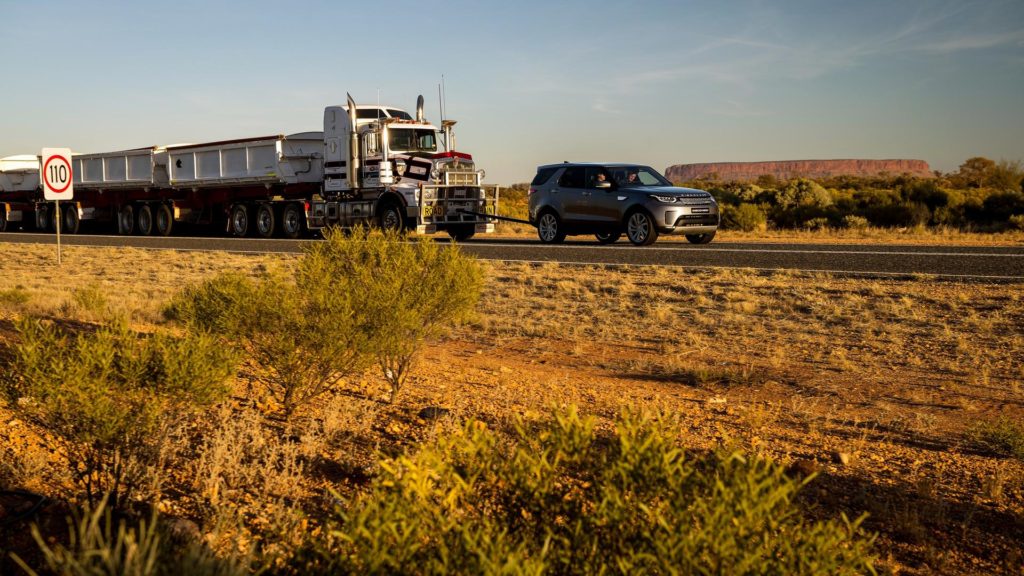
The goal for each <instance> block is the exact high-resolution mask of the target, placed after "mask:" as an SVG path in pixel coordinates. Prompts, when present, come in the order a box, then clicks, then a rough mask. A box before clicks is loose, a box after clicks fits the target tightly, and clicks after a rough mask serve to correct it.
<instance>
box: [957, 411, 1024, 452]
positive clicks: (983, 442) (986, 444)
mask: <svg viewBox="0 0 1024 576" xmlns="http://www.w3.org/2000/svg"><path fill="white" fill-rule="evenodd" d="M967 435H968V438H969V439H970V440H971V441H972V443H973V444H974V445H975V446H976V447H977V448H979V449H981V450H982V451H984V452H991V453H993V454H996V455H998V456H1002V457H1005V458H1017V459H1019V460H1024V424H1021V423H1020V422H1019V421H1017V420H1013V419H1010V418H1006V417H1003V418H999V419H996V420H986V421H982V422H979V423H978V424H976V425H975V426H974V427H972V428H971V429H970V430H969V431H968V433H967Z"/></svg>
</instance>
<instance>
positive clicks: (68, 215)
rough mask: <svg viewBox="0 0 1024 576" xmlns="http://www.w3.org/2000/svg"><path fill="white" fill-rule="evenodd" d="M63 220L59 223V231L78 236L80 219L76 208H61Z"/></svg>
mask: <svg viewBox="0 0 1024 576" xmlns="http://www.w3.org/2000/svg"><path fill="white" fill-rule="evenodd" d="M63 212H64V220H62V221H61V226H60V231H61V232H63V233H65V234H78V228H79V227H80V226H81V224H82V219H81V218H80V217H79V216H78V207H77V206H65V207H64V208H63Z"/></svg>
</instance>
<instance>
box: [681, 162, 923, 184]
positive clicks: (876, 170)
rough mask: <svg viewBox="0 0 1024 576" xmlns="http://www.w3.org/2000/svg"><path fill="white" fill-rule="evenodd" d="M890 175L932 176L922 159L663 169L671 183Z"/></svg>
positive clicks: (696, 166)
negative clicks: (708, 180) (765, 178)
mask: <svg viewBox="0 0 1024 576" xmlns="http://www.w3.org/2000/svg"><path fill="white" fill-rule="evenodd" d="M882 173H886V174H889V175H892V176H897V175H900V174H904V173H906V174H912V175H914V176H920V177H923V178H930V177H932V176H933V174H932V171H931V168H929V167H928V163H927V162H925V161H924V160H780V161H775V162H711V163H706V164H675V165H673V166H669V167H668V169H667V170H665V176H667V177H668V179H669V180H671V181H673V182H687V181H690V180H698V179H712V177H713V178H714V179H717V180H719V181H725V182H727V181H753V180H757V178H758V177H759V176H763V175H765V174H770V175H772V176H775V177H776V178H778V179H780V180H786V179H789V178H799V177H803V178H827V177H830V176H878V175H879V174H882Z"/></svg>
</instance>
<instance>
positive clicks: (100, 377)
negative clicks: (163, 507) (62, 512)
mask: <svg viewBox="0 0 1024 576" xmlns="http://www.w3.org/2000/svg"><path fill="white" fill-rule="evenodd" d="M16 328H17V330H16V331H17V337H16V338H15V342H14V344H13V345H12V348H13V349H12V351H11V355H10V358H11V359H10V360H9V361H7V363H6V365H5V366H4V367H3V371H2V374H0V389H2V392H3V394H4V396H6V398H7V400H8V401H9V402H10V404H11V406H12V408H13V409H14V410H16V411H17V412H18V413H19V414H20V415H21V416H22V417H24V418H25V419H26V420H28V421H30V422H33V423H35V424H36V425H38V426H40V427H42V428H43V429H44V430H45V431H46V432H47V433H49V434H52V435H54V436H55V437H56V440H57V442H58V445H59V446H60V448H61V450H62V452H63V456H64V457H65V458H66V461H67V463H68V467H69V471H70V472H71V476H72V478H73V479H74V481H75V483H76V484H77V485H78V487H80V488H81V489H83V490H84V492H85V496H86V498H87V499H88V500H89V501H90V502H93V503H95V502H97V501H99V500H100V499H101V498H104V497H109V502H110V504H111V506H113V507H115V508H118V507H120V506H121V505H122V504H124V503H125V502H126V499H127V498H128V497H130V495H131V493H132V492H133V490H135V489H136V488H138V487H139V486H140V485H141V483H142V482H143V481H144V479H145V478H146V476H147V474H148V469H151V467H153V466H155V465H156V464H158V462H159V458H160V455H161V448H162V445H161V443H162V442H163V441H164V438H165V437H166V436H167V434H168V432H169V430H171V429H172V428H173V427H174V426H176V425H178V424H180V423H181V421H182V420H183V419H184V418H185V417H186V416H187V415H188V414H190V413H192V412H194V411H195V410H197V409H198V408H200V407H203V406H207V405H210V404H212V403H214V402H216V401H218V400H220V399H222V398H224V396H225V395H226V393H227V386H226V380H227V378H228V377H229V376H230V375H231V374H232V373H233V372H234V366H235V357H234V355H233V354H231V353H230V352H229V351H227V350H225V349H224V348H223V347H222V346H220V344H219V343H218V342H216V341H215V340H214V339H213V338H211V337H209V336H205V335H202V334H192V335H188V336H186V337H183V338H178V337H174V336H170V335H167V334H163V333H157V334H151V335H140V334H137V333H135V332H133V331H131V330H129V329H128V328H127V327H126V326H125V325H124V324H120V323H115V324H112V325H109V326H100V327H98V328H97V329H96V330H95V331H94V332H77V333H75V332H71V331H68V330H66V329H63V328H60V327H58V326H55V325H52V324H48V323H44V322H42V321H40V320H36V319H26V320H22V321H20V322H19V323H18V324H17V326H16Z"/></svg>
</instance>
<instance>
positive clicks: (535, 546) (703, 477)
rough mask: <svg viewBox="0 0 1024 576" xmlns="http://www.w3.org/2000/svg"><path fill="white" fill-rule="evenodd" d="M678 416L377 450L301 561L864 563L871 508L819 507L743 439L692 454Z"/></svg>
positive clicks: (782, 567) (561, 419) (509, 570)
mask: <svg viewBox="0 0 1024 576" xmlns="http://www.w3.org/2000/svg"><path fill="white" fill-rule="evenodd" d="M672 429H673V423H672V422H671V420H668V419H663V418H658V417H652V416H649V415H642V414H628V413H627V414H625V415H623V416H622V417H621V418H620V419H619V420H618V422H617V424H616V428H615V432H614V433H613V434H610V435H602V434H598V433H597V432H596V431H595V421H594V420H593V419H591V418H585V417H581V416H580V415H579V414H578V413H577V412H576V411H575V410H573V409H569V410H566V411H561V412H558V413H556V414H555V415H554V417H553V418H552V419H551V420H550V421H548V422H544V423H540V424H529V423H526V422H520V423H519V424H518V426H517V427H516V430H515V432H514V433H513V435H512V437H511V438H505V437H502V436H499V435H498V434H496V433H494V432H491V431H489V430H488V429H487V428H486V427H484V426H483V425H481V424H480V423H469V424H467V425H466V426H465V427H464V428H463V429H461V431H458V432H456V433H454V434H451V435H449V436H442V437H440V438H439V439H438V440H437V442H436V443H435V444H433V445H429V446H427V447H425V448H423V449H422V450H421V451H420V452H418V453H416V454H414V455H411V456H401V457H398V458H395V459H391V460H387V461H385V462H383V463H382V464H381V470H382V473H381V475H380V476H379V477H378V478H377V479H376V480H375V481H374V484H373V486H372V488H371V490H370V492H369V493H368V494H367V495H365V496H364V497H362V498H360V499H359V500H358V501H356V502H352V503H349V504H348V505H347V506H342V507H339V508H338V510H337V513H336V514H337V525H336V527H335V528H334V530H333V531H332V532H331V539H329V540H326V541H317V542H312V543H311V549H310V551H309V554H308V555H307V556H306V558H307V563H306V564H305V565H304V569H305V570H307V571H310V572H315V571H331V572H332V573H367V574H384V573H408V572H416V573H421V574H442V573H460V574H467V573H472V574H499V573H501V574H540V573H545V572H550V573H556V574H597V573H609V572H610V573H663V574H667V573H672V574H706V573H715V574H762V573H776V574H821V573H833V574H857V573H863V572H872V571H873V568H872V561H873V559H872V556H871V553H870V547H871V540H872V538H871V537H869V536H867V535H865V534H864V532H863V531H862V529H861V528H860V521H859V520H858V521H854V522H848V521H846V520H845V518H844V519H841V520H832V521H827V522H823V521H814V522H812V521H810V520H807V519H805V518H804V517H803V516H802V515H801V513H800V511H799V509H798V508H797V507H796V505H795V503H794V502H793V497H794V496H795V494H796V493H797V491H798V490H799V489H800V487H801V486H802V485H803V483H802V482H798V481H795V480H791V479H789V478H787V477H786V476H785V475H784V474H783V471H782V469H781V467H780V466H778V465H776V464H774V463H772V462H770V461H768V460H763V459H760V458H756V457H747V456H745V455H743V454H741V453H739V452H728V451H722V452H718V453H715V454H712V455H710V456H706V457H695V458H689V457H687V456H686V455H685V454H684V452H683V451H682V450H681V449H680V448H678V447H677V446H676V445H675V442H674V436H673V434H672V432H671V430H672Z"/></svg>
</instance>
